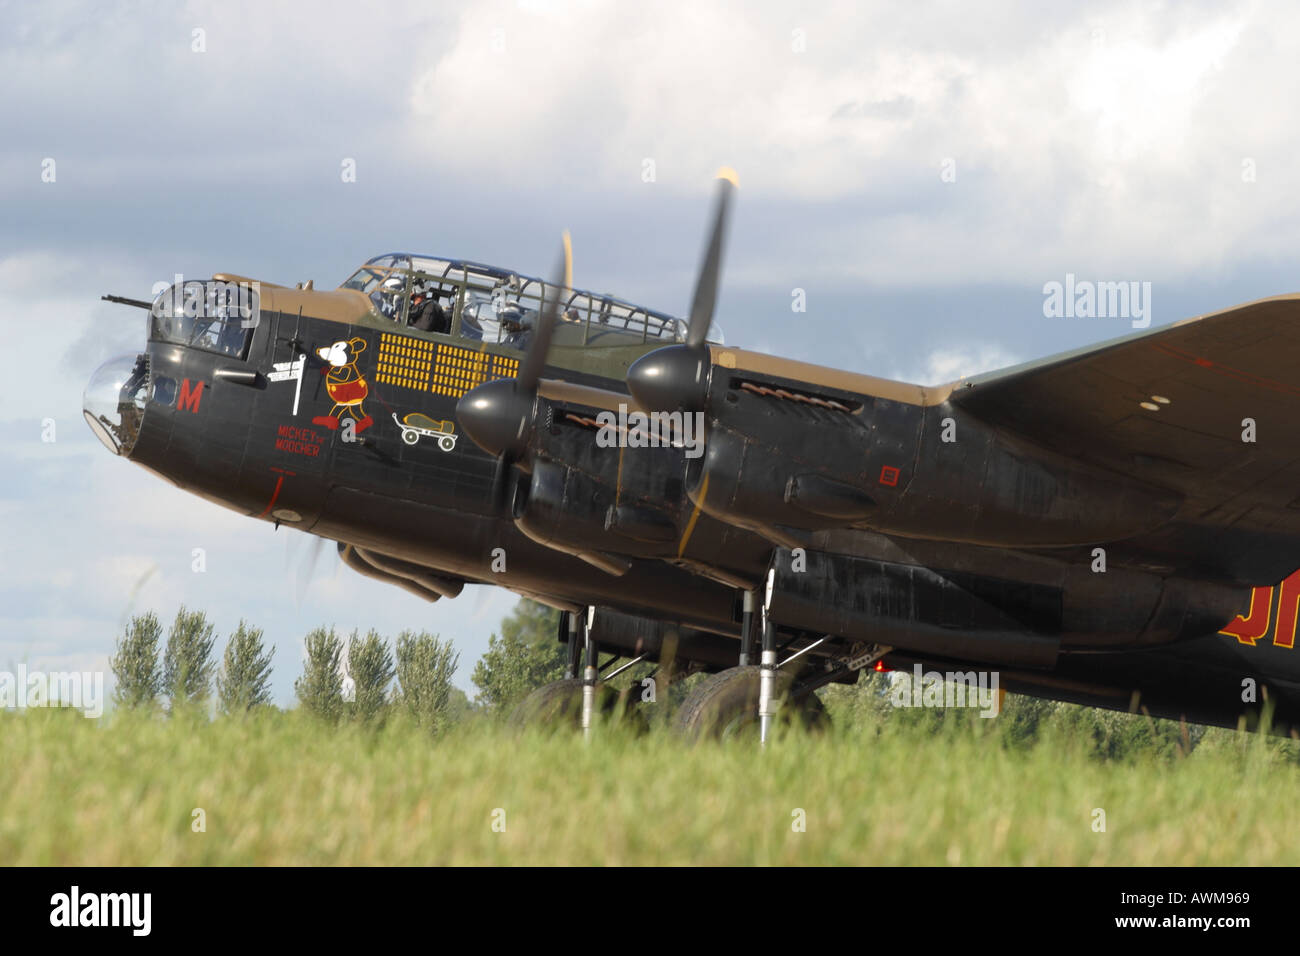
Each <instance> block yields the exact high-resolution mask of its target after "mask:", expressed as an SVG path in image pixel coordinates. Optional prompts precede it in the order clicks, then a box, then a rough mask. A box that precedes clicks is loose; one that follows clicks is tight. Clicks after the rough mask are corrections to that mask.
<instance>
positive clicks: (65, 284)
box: [0, 0, 1300, 704]
mask: <svg viewBox="0 0 1300 956" xmlns="http://www.w3.org/2000/svg"><path fill="white" fill-rule="evenodd" d="M0 18H2V19H3V22H4V23H5V27H4V29H3V30H2V31H0V64H2V65H3V72H4V76H5V92H6V95H5V96H4V97H3V98H2V99H0V212H2V215H0V322H2V323H3V332H4V334H3V340H2V341H3V349H4V363H5V366H6V375H5V381H6V383H7V385H6V388H7V396H6V399H5V401H4V402H3V405H0V438H2V439H3V442H2V443H0V469H2V470H3V471H2V473H3V476H4V477H3V482H0V527H3V529H4V544H5V547H4V548H3V550H2V551H0V571H2V572H3V574H0V599H2V600H3V607H0V668H7V667H9V666H10V665H12V664H14V663H16V662H18V661H26V662H27V663H28V664H29V666H43V667H47V668H56V667H57V668H64V667H81V668H100V667H103V666H104V665H105V662H106V658H107V655H108V654H109V653H110V652H111V650H112V647H113V642H114V639H115V637H116V636H117V634H118V633H119V632H120V629H121V627H122V624H123V623H124V621H125V620H126V618H127V617H128V616H129V615H130V614H132V613H136V612H139V611H141V610H145V609H154V610H156V611H158V612H159V613H160V615H162V616H163V617H165V618H170V617H171V616H172V615H173V614H174V613H175V611H176V608H177V606H178V605H179V604H181V603H185V604H187V605H189V606H191V607H199V608H203V609H205V610H207V611H208V612H209V614H210V615H211V616H212V617H213V618H214V619H215V620H216V622H217V625H218V629H219V631H220V633H221V634H222V635H223V640H222V642H221V643H222V644H224V635H225V634H227V633H229V631H230V630H231V629H233V627H234V626H235V624H236V623H237V622H238V620H239V618H240V617H245V618H247V619H248V620H250V621H251V622H253V623H255V624H257V625H260V626H262V627H264V628H265V629H266V631H267V634H268V636H269V637H270V638H271V639H272V640H273V641H274V642H275V644H276V646H277V651H276V684H275V686H276V692H277V696H278V698H279V700H280V701H281V702H282V703H286V704H287V703H289V702H290V701H291V700H292V679H293V677H294V676H295V675H296V674H297V673H298V671H299V666H300V659H301V639H302V635H303V634H304V633H305V632H306V631H307V630H308V629H309V628H311V627H313V626H315V625H317V624H334V625H335V626H337V627H339V628H340V629H343V630H345V631H346V630H350V629H351V628H353V627H363V628H364V627H367V626H376V627H379V628H380V629H381V630H383V631H385V632H387V633H389V634H390V635H391V634H395V633H396V632H397V631H399V630H401V629H403V628H417V629H419V628H423V629H428V630H431V631H436V632H438V633H441V634H442V635H443V636H445V637H450V638H452V639H453V640H454V641H455V642H456V645H457V647H458V648H459V649H460V651H461V660H462V667H461V673H460V675H459V678H458V683H460V684H461V686H463V687H465V688H466V689H467V690H471V689H472V688H471V685H470V682H469V673H470V670H471V667H472V663H473V661H474V660H476V659H477V658H478V656H479V655H480V654H481V653H482V651H483V650H484V649H485V647H486V644H487V638H488V635H489V634H490V633H491V632H492V630H493V629H494V627H495V626H496V624H497V622H498V621H499V620H500V618H501V616H502V615H503V614H504V613H505V612H506V611H508V609H509V608H510V606H511V605H512V604H513V597H512V596H510V595H508V594H506V593H503V592H499V591H496V590H491V589H484V588H472V589H467V591H466V592H465V594H463V595H462V596H461V597H460V598H458V599H457V600H455V601H442V602H440V603H438V604H437V605H428V604H424V603H422V602H420V601H418V600H417V599H415V598H412V597H409V596H407V595H406V594H405V592H403V591H400V590H398V589H395V588H386V587H384V586H382V585H378V584H374V583H372V582H369V581H365V580H363V579H360V578H358V577H357V576H355V575H351V572H348V571H346V569H341V568H339V567H338V564H337V560H336V559H335V557H334V555H333V553H332V552H331V551H328V550H327V551H325V552H323V553H322V554H321V555H320V558H319V560H317V561H315V563H314V564H313V562H312V548H311V547H310V546H309V540H308V539H306V538H304V537H303V536H302V535H300V534H299V533H297V532H293V531H289V530H281V531H279V532H272V531H271V530H270V528H269V527H268V526H266V525H263V524H261V523H256V522H252V521H249V520H247V519H243V518H240V517H238V516H235V515H233V514H231V513H228V512H226V511H224V510H222V509H220V508H218V507H216V506H214V505H211V504H208V503H206V502H203V501H201V500H198V499H196V498H191V497H189V496H187V495H186V494H184V493H182V492H180V491H178V490H176V489H174V488H172V487H171V486H169V485H167V484H165V483H163V482H161V481H159V480H157V479H155V478H153V477H151V476H150V475H149V474H148V473H146V472H144V471H143V470H141V469H139V468H136V467H134V466H132V465H130V464H129V463H127V462H124V461H121V460H117V459H114V458H112V457H111V456H109V455H108V454H107V453H106V452H105V451H104V449H103V448H102V447H101V446H100V445H99V443H98V442H97V441H95V439H94V438H93V437H92V436H91V434H90V432H89V430H88V429H87V428H86V426H85V424H84V423H83V421H82V418H81V414H80V407H81V405H80V403H81V392H82V388H83V385H84V383H85V381H86V379H87V377H88V376H89V375H90V373H91V371H92V370H93V369H94V368H95V367H96V366H97V365H98V364H99V363H100V362H101V361H103V360H104V359H105V358H108V357H110V356H113V355H117V354H120V353H123V352H128V351H134V350H136V349H137V347H138V346H140V345H141V344H142V342H143V323H142V321H141V315H140V313H138V312H136V311H134V310H130V309H126V308H122V307H117V306H112V305H108V304H106V303H102V302H100V301H99V296H100V295H101V294H102V293H106V292H114V293H118V294H122V295H128V296H133V297H148V294H149V291H150V288H151V287H152V286H153V284H154V283H155V282H158V281H161V280H170V277H171V276H172V275H173V274H174V273H177V272H180V273H184V274H186V275H194V276H198V275H210V274H212V273H213V272H221V271H225V272H235V273H241V274H245V275H250V276H255V277H259V278H262V279H265V280H267V281H272V282H280V283H293V282H298V281H301V280H305V279H313V280H315V282H316V284H317V285H318V286H329V285H334V284H336V283H338V282H340V281H342V280H343V279H344V278H345V277H346V276H347V275H348V274H349V273H350V272H351V270H352V269H353V268H354V267H355V266H356V265H357V264H359V263H360V262H361V261H363V260H365V259H367V258H369V257H371V256H373V255H376V254H379V253H381V252H387V251H393V250H398V249H402V250H411V251H417V252H428V253H434V254H441V255H444V256H458V257H465V258H473V259H478V260H483V261H487V262H493V263H497V264H500V265H504V266H507V267H509V268H512V269H517V270H520V271H524V272H544V271H545V270H546V268H547V267H548V265H549V264H550V263H551V262H552V260H553V255H554V249H555V246H556V242H557V236H558V234H559V232H560V230H561V229H563V228H568V229H570V230H571V231H572V232H573V235H574V243H575V267H576V279H577V284H579V285H582V286H585V287H588V288H594V289H597V290H602V291H612V292H616V293H618V294H619V295H621V296H623V297H625V298H630V299H632V300H634V301H642V302H644V303H645V304H647V305H650V306H652V307H656V308H660V309H664V310H667V311H670V312H677V313H679V314H680V313H682V312H684V311H685V309H686V304H687V301H688V299H689V295H690V290H691V285H692V281H693V275H694V270H695V266H696V262H697V259H698V257H699V254H700V247H701V243H702V241H703V229H704V226H705V220H706V218H707V214H708V205H709V197H710V195H711V176H712V174H713V172H714V170H716V169H717V167H718V166H720V165H722V164H729V165H731V166H733V167H735V168H736V169H737V171H738V172H739V175H740V182H741V191H740V194H739V201H738V204H737V208H736V213H735V216H734V217H733V231H732V239H731V244H730V247H729V250H728V259H727V273H726V275H727V278H726V284H725V286H724V290H723V293H722V297H721V301H720V305H719V323H720V325H721V326H722V328H723V329H724V330H725V333H726V336H727V341H728V342H730V343H731V344H735V345H740V346H743V347H749V348H757V349H761V350H764V351H770V352H773V353H777V354H781V355H787V356H792V357H796V358H800V359H804V360H808V361H813V362H819V363H822V364H828V365H833V366H837V367H842V368H850V369H853V370H856V371H862V372H867V373H870V374H875V375H881V376H885V377H890V378H899V379H907V380H911V381H918V382H923V383H931V382H939V381H944V380H948V379H951V378H955V377H957V376H959V375H965V374H970V373H973V372H977V371H983V370H988V369H993V368H997V367H1000V366H1003V365H1008V364H1012V363H1014V362H1017V361H1024V360H1028V359H1032V358H1037V357H1040V356H1043V355H1048V354H1051V353H1053V352H1056V351H1061V350H1064V349H1067V348H1074V347H1077V346H1080V345H1085V344H1087V343H1089V342H1094V341H1100V340H1102V339H1106V338H1111V337H1114V336H1116V335H1120V334H1123V333H1124V332H1126V331H1129V322H1128V320H1127V319H1124V318H1048V317H1046V316H1045V315H1044V309H1043V302H1044V295H1043V286H1044V284H1045V283H1048V282H1052V281H1063V280H1064V278H1065V276H1066V275H1067V274H1074V275H1075V276H1076V277H1078V278H1080V279H1093V280H1103V281H1122V280H1136V281H1143V282H1150V283H1151V284H1152V306H1153V323H1152V324H1154V325H1161V324H1165V323H1167V322H1172V321H1175V320H1177V319H1179V318H1184V317H1186V316H1189V315H1195V314H1197V313H1200V312H1206V311H1211V310H1214V309H1219V308H1223V307H1226V306H1229V305H1232V304H1235V303H1237V302H1241V301H1245V300H1249V299H1253V298H1258V297H1261V296H1266V295H1273V294H1277V293H1282V292H1292V291H1296V290H1297V288H1300V280H1297V278H1296V277H1295V275H1294V273H1295V271H1296V263H1295V250H1296V249H1297V247H1298V246H1297V243H1298V242H1300V215H1298V214H1297V209H1300V168H1297V166H1296V163H1295V157H1296V156H1297V155H1300V125H1298V124H1297V123H1296V122H1295V118H1294V117H1295V111H1294V104H1295V103H1296V102H1297V101H1300V70H1297V68H1296V66H1295V57H1294V42H1293V38H1294V37H1295V36H1296V35H1297V27H1300V9H1297V8H1295V7H1294V6H1292V5H1287V4H1283V3H1279V4H1268V3H1252V2H1247V3H1205V4H1197V3H1176V4H1175V3H1110V4H1108V3H1104V2H1102V3H1097V2H1093V3H1088V4H1086V5H1082V6H1080V7H1078V8H1075V9H1071V8H1070V7H1068V6H1067V5H1064V4H1031V3H1023V4H1011V3H1005V4H1004V3H982V4H979V5H978V7H976V6H973V5H971V4H968V3H915V4H898V3H879V4H868V3H863V2H861V0H853V2H846V3H824V4H816V3H801V2H788V0H786V2H780V3H770V2H764V3H744V4H740V3H707V2H705V3H701V2H698V0H690V2H680V3H679V2H661V3H655V4H646V3H631V2H626V0H624V2H597V0H589V2H544V0H518V2H475V3H466V4H456V3H448V2H440V3H438V4H436V5H430V4H428V3H427V2H416V3H377V4H373V5H367V6H364V7H360V6H358V5H357V4H355V3H324V4H322V3H320V2H312V3H297V4H295V3H276V4H266V3H252V2H249V3H239V2H223V3H219V4H206V3H190V4H185V5H177V4H164V3H157V4H149V3H130V4H126V3H123V4H115V5H114V4H109V3H99V2H96V3H89V2H87V3H83V4H76V3H57V2H52V3H51V2H41V3H35V2H32V3H15V2H3V0H0ZM346 163H351V164H353V165H354V166H355V170H356V181H355V182H345V181H344V177H343V176H342V175H341V171H342V169H343V167H344V164H346ZM796 290H803V295H804V296H805V297H806V305H807V307H806V311H804V312H794V311H792V308H791V304H792V301H794V297H795V295H796ZM51 421H52V422H53V435H52V436H51V434H50V424H49V423H50V422H51ZM48 437H53V438H54V440H53V441H45V440H43V438H48ZM196 547H202V548H204V549H205V551H206V555H207V568H206V571H205V572H204V573H201V574H199V573H194V572H193V571H192V570H191V554H192V549H194V548H196ZM345 575H349V576H350V579H348V578H345ZM345 580H346V582H347V588H346V590H345V589H344V588H343V586H342V585H343V582H344V581H345ZM219 646H221V645H219Z"/></svg>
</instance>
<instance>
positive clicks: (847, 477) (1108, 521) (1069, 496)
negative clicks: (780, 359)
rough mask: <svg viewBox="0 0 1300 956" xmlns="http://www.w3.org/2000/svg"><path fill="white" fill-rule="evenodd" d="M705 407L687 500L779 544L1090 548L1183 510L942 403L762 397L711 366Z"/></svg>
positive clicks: (773, 392)
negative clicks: (843, 539) (808, 536)
mask: <svg viewBox="0 0 1300 956" xmlns="http://www.w3.org/2000/svg"><path fill="white" fill-rule="evenodd" d="M794 387H795V386H794V385H791V389H793V388H794ZM805 387H806V386H805ZM814 402H820V403H821V404H820V405H818V404H812V403H814ZM831 406H834V407H831ZM710 409H711V420H710V422H709V427H708V431H707V439H706V443H705V447H706V450H705V456H704V459H703V461H702V463H700V464H694V465H693V466H692V467H690V468H688V472H687V476H688V480H687V492H688V494H689V495H690V496H691V498H692V500H693V501H695V502H696V504H699V505H701V506H702V507H703V508H704V510H705V511H707V512H708V513H710V514H712V515H714V516H715V517H717V518H719V519H720V520H723V521H729V522H733V523H737V524H740V525H742V526H745V527H749V528H751V529H753V530H755V531H757V532H759V533H761V534H765V535H766V536H767V537H768V538H769V539H771V540H774V541H778V542H782V541H785V542H787V543H788V541H789V540H790V536H789V535H788V534H783V533H782V532H781V530H780V529H782V528H795V529H801V530H808V531H816V530H821V529H827V528H836V527H856V528H864V529H870V530H873V531H879V532H883V533H887V534H894V535H900V536H904V537H913V538H930V539H934V540H945V541H960V542H965V543H970V544H981V545H988V546H993V547H1016V548H1020V547H1068V546H1079V545H1090V544H1095V543H1100V542H1106V541H1114V540H1117V539H1121V538H1127V537H1131V536H1134V535H1137V534H1141V533H1143V532H1147V531H1150V530H1152V529H1154V528H1157V527H1159V526H1161V525H1162V524H1164V523H1165V522H1167V521H1168V520H1169V519H1170V518H1171V517H1173V515H1174V514H1175V513H1176V511H1177V509H1178V507H1179V504H1180V503H1181V498H1180V497H1179V496H1178V495H1177V494H1175V493H1173V492H1169V491H1166V490H1164V489H1160V488H1155V487H1152V486H1149V485H1145V484H1143V483H1142V482H1139V481H1136V480H1133V479H1130V478H1128V477H1126V476H1123V475H1119V474H1115V473H1112V472H1108V471H1105V470H1103V469H1100V468H1097V467H1094V466H1091V465H1087V464H1084V463H1083V462H1080V461H1077V460H1075V459H1072V458H1066V457H1064V456H1062V455H1058V454H1056V453H1053V452H1049V451H1047V450H1046V449H1043V448H1039V447H1037V446H1034V445H1031V444H1029V443H1027V442H1024V441H1022V440H1020V439H1018V438H1016V437H1015V436H1013V435H1009V434H1007V433H1005V432H1001V431H998V430H996V429H993V428H990V427H988V426H987V425H985V424H984V423H983V422H981V421H979V420H978V419H974V418H972V417H971V416H969V415H967V414H965V413H964V412H962V411H961V410H960V409H958V408H955V407H953V406H952V405H951V404H949V403H944V404H941V405H932V406H923V405H914V404H909V403H906V402H898V401H891V400H887V399H884V398H880V397H875V396H862V395H858V396H851V395H849V394H847V393H844V394H839V393H836V394H834V395H831V394H829V393H828V395H827V396H824V397H822V396H809V395H804V394H801V393H797V392H795V391H792V390H790V389H772V388H767V387H763V388H761V389H759V388H757V387H755V386H753V385H752V383H748V382H745V381H743V380H741V379H735V378H730V377H729V376H727V375H726V374H722V370H721V369H715V370H714V383H713V393H712V398H711V401H710Z"/></svg>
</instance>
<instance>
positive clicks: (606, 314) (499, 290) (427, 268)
mask: <svg viewBox="0 0 1300 956" xmlns="http://www.w3.org/2000/svg"><path fill="white" fill-rule="evenodd" d="M546 286H547V283H545V282H544V281H543V280H541V279H538V278H536V277H535V276H526V275H521V274H519V273H517V272H510V271H509V270H506V269H501V268H498V267H496V266H489V265H484V264H482V263H478V262H469V261H465V260H457V259H439V258H436V257H433V256H420V255H412V254H410V253H389V254H387V255H382V256H376V257H375V258H373V259H371V260H370V261H369V262H367V263H366V264H365V265H364V266H362V267H361V268H360V269H358V270H357V271H356V272H355V273H353V275H352V276H351V277H350V278H349V279H348V280H347V281H346V282H344V283H343V284H342V286H340V288H343V289H356V290H358V291H360V292H364V293H365V294H366V295H368V296H369V297H370V300H371V302H372V303H373V304H374V307H375V310H376V311H377V312H379V314H381V315H384V316H387V317H389V318H391V319H392V320H393V321H394V322H395V323H397V324H398V325H401V326H408V325H409V326H413V327H415V328H417V329H421V330H423V331H431V332H456V333H458V334H459V335H461V336H463V337H465V338H469V339H474V340H479V341H483V340H486V341H487V342H491V343H505V344H510V343H511V342H512V336H515V335H517V334H518V333H520V331H521V330H527V329H530V328H531V327H532V325H533V324H534V322H535V321H536V318H537V314H538V312H539V311H540V309H541V304H542V297H543V294H544V293H545V292H546ZM560 313H561V319H562V321H565V322H571V323H574V324H576V325H582V326H583V327H584V330H583V336H582V339H583V343H584V344H587V343H590V342H594V341H596V340H598V339H604V338H606V337H609V338H611V339H617V340H620V341H621V342H624V343H626V342H627V340H628V338H630V337H635V338H636V339H638V340H640V341H642V342H655V341H663V342H665V343H666V342H670V341H682V340H683V339H684V338H685V336H686V323H685V322H683V321H682V320H681V319H679V318H676V317H674V316H671V315H667V314H666V313H663V312H656V311H653V310H651V309H647V308H644V307H643V306H639V305H633V304H632V303H630V302H624V301H622V300H620V299H616V298H614V297H612V296H607V295H596V294H594V293H591V292H584V291H582V290H570V291H568V292H567V293H566V294H565V297H564V300H563V302H562V303H561V310H560ZM710 338H711V340H714V341H718V342H721V333H720V331H719V330H718V329H717V328H716V326H715V327H714V329H713V334H712V335H711V336H710ZM610 344H614V343H613V342H611V343H610Z"/></svg>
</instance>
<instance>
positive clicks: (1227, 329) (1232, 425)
mask: <svg viewBox="0 0 1300 956" xmlns="http://www.w3.org/2000/svg"><path fill="white" fill-rule="evenodd" d="M952 388H953V391H952V393H951V395H950V400H951V402H952V403H953V404H954V405H956V406H959V407H960V408H962V409H964V410H965V411H967V412H969V413H970V414H972V415H974V416H975V417H977V418H979V419H981V420H983V421H984V422H986V423H987V424H989V425H992V426H995V427H998V428H1002V429H1005V430H1007V431H1010V432H1014V433H1017V434H1019V435H1022V436H1024V437H1026V438H1029V439H1031V440H1032V441H1034V442H1037V443H1039V444H1041V445H1044V446H1046V447H1048V448H1051V449H1053V450H1055V451H1058V452H1061V453H1062V454H1065V455H1068V456H1071V457H1073V458H1076V459H1081V460H1085V461H1088V462H1090V463H1093V464H1097V465H1100V466H1103V467H1106V468H1109V469H1111V470H1113V471H1116V472H1119V473H1122V474H1126V475H1132V476H1134V477H1137V478H1141V479H1143V480H1145V481H1148V482H1150V483H1152V484H1155V485H1160V486H1163V487H1166V488H1171V489H1174V490H1176V491H1178V492H1180V493H1181V494H1182V495H1183V497H1184V503H1183V506H1182V507H1181V508H1180V512H1179V516H1178V517H1179V519H1180V520H1181V521H1183V522H1191V523H1195V524H1199V525H1202V526H1213V527H1217V528H1220V529H1222V528H1228V527H1230V528H1233V529H1235V530H1239V531H1241V532H1244V533H1247V534H1250V533H1258V534H1264V535H1277V536H1279V537H1280V536H1283V535H1295V534H1300V294H1291V295H1283V296H1275V297H1273V298H1268V299H1260V300H1258V301H1256V302H1250V303H1247V304H1245V305H1241V306H1236V307H1234V308H1231V309H1227V310H1225V311H1222V312H1214V313H1209V314H1207V315H1201V316H1197V317H1195V318H1191V319H1186V320H1184V321H1181V322H1177V323H1175V324H1173V325H1170V326H1164V327H1161V328H1158V329H1152V330H1150V331H1145V332H1140V333H1137V334H1135V335H1130V336H1125V337H1123V338H1120V339H1116V340H1112V341H1110V342H1106V343H1103V344H1101V345H1098V346H1093V347H1090V348H1087V349H1081V350H1078V351H1075V352H1070V353H1065V354H1062V355H1058V356H1053V357H1051V358H1048V359H1044V360H1042V361H1039V362H1034V363H1030V364H1028V365H1022V366H1017V367H1014V368H1010V369H1005V370H1003V371H999V372H993V373H989V374H987V375H983V376H978V377H976V378H972V379H969V380H967V381H963V382H958V383H954V385H953V386H952ZM1296 558H1300V555H1291V556H1290V557H1289V558H1287V559H1286V560H1287V561H1289V562H1290V566H1291V567H1294V566H1295V564H1296V563H1297V562H1296V560H1295V559H1296ZM1284 563H1285V562H1284ZM1279 566H1281V565H1279ZM1260 573H1265V574H1270V575H1271V574H1273V573H1274V572H1273V571H1272V570H1271V569H1270V570H1267V571H1261V572H1260Z"/></svg>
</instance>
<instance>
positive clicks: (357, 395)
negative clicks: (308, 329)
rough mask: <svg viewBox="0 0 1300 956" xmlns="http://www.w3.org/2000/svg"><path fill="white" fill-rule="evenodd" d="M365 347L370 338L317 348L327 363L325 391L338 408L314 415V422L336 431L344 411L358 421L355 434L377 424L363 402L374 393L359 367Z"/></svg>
mask: <svg viewBox="0 0 1300 956" xmlns="http://www.w3.org/2000/svg"><path fill="white" fill-rule="evenodd" d="M365 350H366V340H365V339H363V338H361V337H360V336H357V337H356V338H351V339H348V340H347V341H346V342H343V341H340V342H334V343H332V344H331V345H323V346H321V347H320V348H318V349H317V350H316V356H317V358H319V359H321V360H323V361H324V362H326V363H327V365H326V367H325V368H324V369H323V370H322V371H324V372H325V392H326V394H328V395H329V397H330V398H331V399H333V401H334V407H333V408H331V409H330V413H329V414H328V415H317V416H316V417H315V418H313V419H312V420H311V421H312V424H313V425H320V426H321V427H322V428H328V429H329V430H330V431H335V430H336V429H337V428H338V427H339V424H340V422H341V421H342V418H343V413H344V412H347V415H348V417H349V418H351V419H352V421H353V422H355V423H356V424H355V429H354V433H355V434H358V435H359V434H361V433H362V432H363V431H365V430H366V429H367V428H369V427H370V426H371V425H373V424H374V423H375V420H374V419H373V418H371V417H370V416H369V415H367V414H366V410H365V408H364V407H363V406H362V404H361V403H362V402H364V401H365V400H366V396H367V395H369V394H370V386H369V385H368V384H367V383H366V380H365V378H363V377H362V375H361V372H360V371H359V370H358V369H357V356H358V355H359V354H360V353H362V352H364V351H365Z"/></svg>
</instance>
